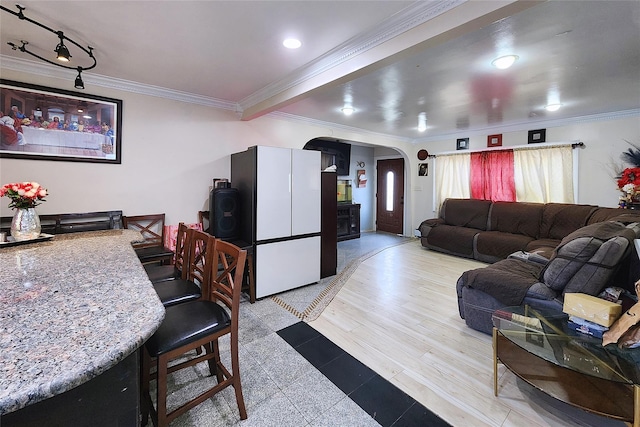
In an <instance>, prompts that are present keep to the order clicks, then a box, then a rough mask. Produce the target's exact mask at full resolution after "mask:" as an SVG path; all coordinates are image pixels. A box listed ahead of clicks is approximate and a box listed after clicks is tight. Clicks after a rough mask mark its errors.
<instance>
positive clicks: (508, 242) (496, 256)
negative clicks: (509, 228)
mask: <svg viewBox="0 0 640 427" xmlns="http://www.w3.org/2000/svg"><path fill="white" fill-rule="evenodd" d="M532 240H533V237H529V236H523V235H521V234H511V233H503V232H500V231H481V232H480V233H478V235H477V236H476V237H475V241H474V249H475V251H474V252H475V257H476V259H477V260H479V261H484V262H495V261H498V260H501V259H504V258H506V257H508V256H509V255H510V254H512V253H514V252H516V251H522V250H525V248H526V247H527V244H528V243H529V242H531V241H532Z"/></svg>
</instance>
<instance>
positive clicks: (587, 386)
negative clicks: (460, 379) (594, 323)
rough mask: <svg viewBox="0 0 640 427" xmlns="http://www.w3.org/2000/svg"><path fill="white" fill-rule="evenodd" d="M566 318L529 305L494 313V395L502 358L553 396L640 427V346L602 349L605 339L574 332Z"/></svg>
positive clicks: (528, 379) (508, 367) (541, 389)
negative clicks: (622, 348) (636, 347)
mask: <svg viewBox="0 0 640 427" xmlns="http://www.w3.org/2000/svg"><path fill="white" fill-rule="evenodd" d="M567 319H568V316H567V315H566V314H564V313H562V312H558V311H553V312H552V311H544V310H536V309H533V308H530V307H527V306H519V307H507V308H503V309H500V310H496V311H495V312H494V314H493V325H494V328H493V392H494V395H495V396H498V361H500V362H501V363H502V364H503V365H504V366H505V367H506V368H507V369H509V370H510V371H511V372H513V373H514V374H515V375H516V376H518V377H519V378H521V379H522V380H524V381H525V382H526V383H528V384H530V385H532V386H533V387H535V388H537V389H538V390H540V391H542V392H543V393H545V394H547V395H549V396H551V397H553V398H555V399H558V400H560V401H562V402H565V403H568V404H570V405H573V406H576V407H578V408H581V409H584V410H586V411H589V412H592V413H595V414H599V415H603V416H606V417H609V418H614V419H618V420H621V421H625V422H628V423H632V425H633V427H640V385H639V384H640V348H638V349H631V350H629V349H627V350H621V349H619V348H618V347H617V346H615V345H608V346H607V347H606V348H604V347H602V339H600V338H594V337H592V336H589V335H586V334H582V333H579V332H576V331H573V330H571V329H570V328H569V327H568V326H567Z"/></svg>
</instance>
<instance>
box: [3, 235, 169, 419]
mask: <svg viewBox="0 0 640 427" xmlns="http://www.w3.org/2000/svg"><path fill="white" fill-rule="evenodd" d="M139 239H140V234H139V233H137V232H134V231H131V230H108V231H97V232H87V233H74V234H66V235H58V236H55V237H54V238H53V239H52V240H51V241H48V242H41V243H31V244H27V245H21V246H15V247H6V248H2V247H1V246H0V415H2V414H7V413H10V412H13V411H16V410H18V409H21V408H24V407H27V406H28V405H31V404H34V403H36V402H39V401H42V400H45V399H47V398H49V397H52V396H56V395H59V394H61V393H64V392H65V391H67V390H70V389H72V388H74V387H76V386H78V385H80V384H83V383H85V382H87V381H89V380H90V379H92V378H94V377H96V376H98V375H100V374H101V373H103V372H105V371H107V370H108V369H110V368H111V367H113V366H115V365H116V364H118V363H119V362H121V361H122V360H124V359H125V358H126V357H127V356H129V355H131V354H132V353H134V352H135V351H136V350H137V349H138V348H139V347H140V346H141V345H142V344H143V343H144V342H145V341H146V340H147V339H148V338H149V337H150V336H151V335H152V334H153V333H154V332H155V330H156V329H157V328H158V327H159V326H160V323H161V322H162V319H163V318H164V308H163V306H162V303H161V302H160V300H159V299H158V297H157V295H156V293H155V291H154V289H153V286H152V285H151V283H150V282H149V280H148V278H147V275H146V273H145V270H144V268H143V267H142V265H141V264H140V261H139V260H138V258H137V256H136V254H135V252H134V251H133V248H132V247H131V244H130V243H131V242H132V241H134V240H139Z"/></svg>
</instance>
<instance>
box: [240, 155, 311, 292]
mask: <svg viewBox="0 0 640 427" xmlns="http://www.w3.org/2000/svg"><path fill="white" fill-rule="evenodd" d="M320 180H321V169H320V152H318V151H310V150H297V149H290V148H280V147H267V146H254V147H249V148H248V149H247V150H246V151H243V152H241V153H235V154H232V155H231V186H232V187H233V188H237V189H238V192H239V199H240V216H239V218H240V237H241V239H242V240H244V241H246V242H248V243H250V244H251V245H252V246H253V251H254V256H253V261H254V280H255V286H256V297H257V298H262V297H265V296H268V295H273V294H276V293H279V292H283V291H286V290H289V289H293V288H297V287H300V286H304V285H307V284H310V283H314V282H317V281H318V280H320V219H321V210H320Z"/></svg>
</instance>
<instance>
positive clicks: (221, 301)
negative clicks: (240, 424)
mask: <svg viewBox="0 0 640 427" xmlns="http://www.w3.org/2000/svg"><path fill="white" fill-rule="evenodd" d="M203 234H204V233H203ZM208 238H209V241H208V242H207V246H208V247H209V250H208V251H207V253H206V258H207V260H206V261H205V262H204V266H205V267H204V270H203V273H204V279H203V280H204V282H203V300H201V301H192V302H187V303H184V304H178V305H175V306H172V307H167V309H166V313H165V318H164V320H163V321H162V324H161V325H160V327H159V328H158V330H157V331H156V332H155V333H154V334H153V335H152V336H151V338H149V340H148V341H147V342H146V343H145V345H144V349H143V351H142V367H141V369H142V375H141V399H140V401H141V410H142V425H146V424H147V422H148V419H149V414H151V418H152V420H153V423H154V425H155V426H156V427H164V426H167V425H168V424H169V423H170V422H171V421H172V420H174V419H175V418H176V417H178V416H180V415H181V414H183V413H185V412H187V411H188V410H190V409H192V408H194V407H195V406H197V405H199V404H200V403H202V402H204V401H205V400H207V399H209V398H210V397H212V396H213V395H215V394H216V393H218V392H219V391H221V390H223V389H225V388H226V387H229V386H232V387H233V388H234V391H235V397H236V403H237V405H238V410H239V412H240V418H241V419H243V420H244V419H246V418H247V411H246V407H245V403H244V398H243V395H242V387H241V383H240V368H239V357H238V315H239V310H240V291H241V289H240V288H241V286H240V282H241V281H242V275H243V271H244V266H245V262H246V256H247V254H246V251H243V250H241V249H240V248H238V247H237V246H234V245H231V244H230V243H227V242H223V241H221V240H216V239H215V238H214V237H212V236H208ZM214 266H215V268H214ZM218 266H222V268H221V269H218V268H217V267H218ZM224 335H230V353H231V357H230V360H231V369H229V368H227V367H226V366H225V365H224V364H223V363H222V360H221V358H220V348H219V346H218V338H220V337H222V336H224ZM200 347H204V349H205V351H204V353H203V354H200V355H197V356H193V357H189V359H187V360H186V361H183V362H181V363H178V364H173V365H171V366H169V364H170V363H171V362H172V361H173V360H175V359H178V358H181V357H183V356H185V354H186V353H189V352H191V351H193V350H195V349H198V348H200ZM154 359H155V361H154ZM202 361H207V362H208V364H209V371H210V373H211V375H215V376H216V379H217V384H215V385H214V386H212V387H211V388H209V389H208V390H206V391H204V392H202V393H201V394H199V395H198V396H196V397H194V398H192V399H191V400H189V401H187V402H186V403H183V404H182V405H181V406H179V407H178V408H177V409H174V410H173V411H171V412H169V413H167V377H168V375H169V374H170V373H172V372H175V371H178V370H181V369H184V368H186V367H189V366H193V365H195V364H197V363H200V362H202ZM152 366H155V372H154V373H151V370H152ZM153 379H156V380H157V391H156V393H157V396H156V402H157V405H156V406H155V407H154V404H153V400H152V399H151V394H150V382H151V380H153Z"/></svg>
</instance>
